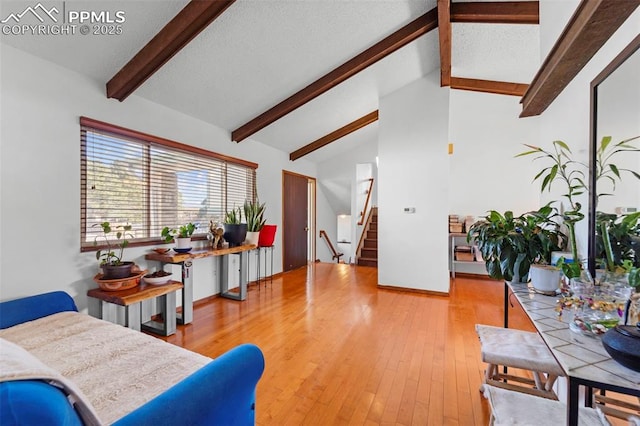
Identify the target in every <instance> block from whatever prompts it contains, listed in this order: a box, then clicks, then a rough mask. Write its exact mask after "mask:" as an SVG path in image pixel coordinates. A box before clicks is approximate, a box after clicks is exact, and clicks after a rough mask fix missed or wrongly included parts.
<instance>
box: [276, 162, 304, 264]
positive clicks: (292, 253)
mask: <svg viewBox="0 0 640 426" xmlns="http://www.w3.org/2000/svg"><path fill="white" fill-rule="evenodd" d="M308 182H309V179H308V178H307V177H306V176H302V175H298V174H295V173H291V172H287V171H283V176H282V200H283V201H282V223H283V226H282V239H283V244H284V247H283V255H282V259H283V260H282V261H283V265H282V270H283V271H284V272H286V271H290V270H292V269H297V268H300V267H302V266H306V265H307V232H308V231H309V224H308V217H309V200H308Z"/></svg>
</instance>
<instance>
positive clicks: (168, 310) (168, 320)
mask: <svg viewBox="0 0 640 426" xmlns="http://www.w3.org/2000/svg"><path fill="white" fill-rule="evenodd" d="M182 287H183V285H182V283H180V282H178V281H172V282H170V283H168V284H164V285H151V284H140V285H138V286H136V287H133V288H130V289H127V290H120V291H105V290H101V289H99V288H94V289H93V290H89V291H88V292H87V296H89V297H93V298H96V299H99V300H100V301H101V303H100V305H101V317H102V319H103V320H107V321H110V322H113V323H115V322H117V310H116V308H117V306H118V305H119V306H124V308H125V322H126V326H127V327H129V328H131V329H133V330H136V331H141V330H145V331H150V332H152V333H158V334H160V335H162V336H170V335H172V334H174V333H175V332H176V291H178V290H180V289H181V288H182ZM155 298H159V299H160V302H161V303H160V305H161V307H160V314H161V315H162V318H163V322H162V323H160V322H156V321H151V320H149V321H146V322H144V323H142V322H141V318H142V314H141V311H142V302H143V301H145V300H150V299H155Z"/></svg>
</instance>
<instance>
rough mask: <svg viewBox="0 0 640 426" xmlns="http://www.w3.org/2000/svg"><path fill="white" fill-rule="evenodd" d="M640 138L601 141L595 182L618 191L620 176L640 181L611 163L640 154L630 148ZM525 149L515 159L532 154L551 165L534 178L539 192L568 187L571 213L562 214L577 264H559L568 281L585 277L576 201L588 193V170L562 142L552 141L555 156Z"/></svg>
mask: <svg viewBox="0 0 640 426" xmlns="http://www.w3.org/2000/svg"><path fill="white" fill-rule="evenodd" d="M638 138H640V136H636V137H633V138H629V139H625V140H623V141H620V142H617V143H611V140H612V138H611V136H605V137H603V138H602V140H601V141H600V143H599V145H598V147H597V148H596V162H595V163H596V165H595V166H596V167H595V169H596V170H595V173H596V182H600V181H607V182H610V183H611V184H612V186H613V187H612V188H613V189H615V184H616V182H619V181H621V180H622V177H621V172H628V173H630V174H632V175H633V176H635V177H636V178H638V179H640V174H638V173H636V172H634V171H633V170H628V169H622V168H619V167H618V166H616V165H615V164H613V163H612V162H611V161H612V159H613V157H614V156H616V155H618V154H620V153H625V152H634V151H638V149H637V148H636V147H635V146H633V145H631V144H630V142H632V141H633V140H635V139H638ZM525 146H527V147H528V148H530V150H529V151H525V152H522V153H520V154H518V155H516V157H522V156H527V155H532V154H533V155H537V157H536V158H535V159H534V160H538V159H544V160H547V161H549V160H550V164H551V165H549V166H547V167H545V168H543V169H542V170H541V171H540V172H539V173H538V174H537V175H536V176H535V177H534V178H533V180H534V181H535V180H538V179H541V181H542V185H541V188H540V192H544V190H545V189H548V190H551V185H552V183H553V182H554V181H560V182H562V183H563V184H564V185H565V186H566V191H567V192H566V193H564V194H562V196H563V197H565V198H566V199H567V201H568V202H569V209H567V210H566V211H565V213H564V214H563V221H564V224H565V225H566V226H567V228H568V230H569V238H570V246H571V253H572V255H573V259H574V261H573V262H572V263H567V262H560V266H561V268H562V271H563V273H564V274H565V275H566V276H567V278H578V277H580V276H581V275H582V272H583V271H582V261H581V258H580V257H579V256H578V247H577V244H576V235H575V225H576V224H577V223H578V222H579V221H581V220H582V219H583V218H584V214H583V213H582V212H581V210H582V205H581V204H580V203H579V202H578V201H577V198H578V197H579V196H580V195H581V194H584V193H585V192H586V191H587V185H586V183H585V172H586V171H587V170H588V169H589V167H588V166H587V165H585V164H584V163H581V162H579V161H576V160H573V158H572V157H573V153H572V152H571V149H570V148H569V146H568V145H567V144H566V143H565V142H563V141H559V140H558V141H553V152H552V151H547V150H544V149H542V148H540V147H537V146H533V145H527V144H525ZM598 190H601V189H600V187H598ZM606 195H611V194H608V193H606V192H601V193H598V194H597V195H596V199H599V198H600V197H601V196H606Z"/></svg>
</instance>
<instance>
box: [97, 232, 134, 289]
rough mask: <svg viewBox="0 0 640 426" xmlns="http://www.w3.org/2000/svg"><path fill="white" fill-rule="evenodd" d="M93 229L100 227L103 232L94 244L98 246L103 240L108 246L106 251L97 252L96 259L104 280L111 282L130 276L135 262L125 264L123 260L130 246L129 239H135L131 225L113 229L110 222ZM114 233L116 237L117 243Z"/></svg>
mask: <svg viewBox="0 0 640 426" xmlns="http://www.w3.org/2000/svg"><path fill="white" fill-rule="evenodd" d="M93 227H100V228H101V230H102V234H101V235H97V236H96V237H95V238H94V240H93V244H94V245H95V246H97V245H98V240H99V239H102V240H103V241H104V243H105V244H106V246H107V248H106V249H100V250H98V251H96V259H97V260H98V261H99V262H100V267H101V268H102V273H103V275H102V278H103V279H105V280H111V279H118V278H126V277H128V276H130V275H131V268H132V267H133V262H125V261H123V260H122V258H123V256H124V249H125V248H126V247H127V246H128V245H129V240H128V239H127V238H133V233H132V232H131V229H132V227H131V225H118V226H114V227H112V226H111V224H110V223H109V222H102V223H96V224H94V225H93ZM112 233H113V236H115V242H114V240H113V238H112Z"/></svg>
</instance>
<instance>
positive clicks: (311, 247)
mask: <svg viewBox="0 0 640 426" xmlns="http://www.w3.org/2000/svg"><path fill="white" fill-rule="evenodd" d="M285 175H292V176H298V177H303V178H305V179H307V183H308V185H307V203H308V204H309V205H308V215H309V219H308V222H309V223H308V225H309V231H308V232H307V264H308V263H309V262H312V261H315V256H316V229H317V223H316V218H317V214H316V194H317V184H316V178H314V177H311V176H307V175H303V174H301V173H296V172H292V171H289V170H285V169H282V182H281V188H280V194H281V195H282V207H281V208H282V225H281V227H282V241H284V235H285V233H286V232H287V230H286V229H285V226H284V224H285V217H286V215H287V212H286V211H285V208H284V198H285V197H284V177H285ZM285 250H286V248H285V246H284V244H283V245H282V270H283V271H284V270H285V265H284V260H285V258H286V256H285Z"/></svg>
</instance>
